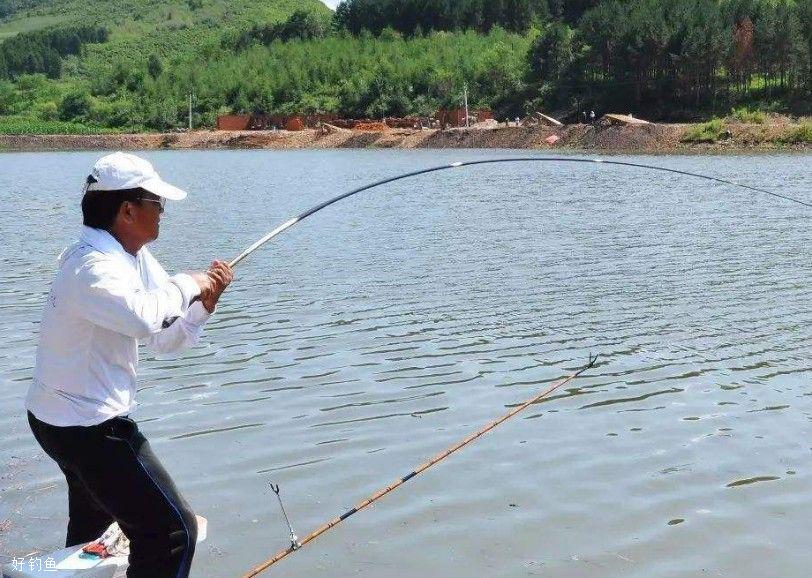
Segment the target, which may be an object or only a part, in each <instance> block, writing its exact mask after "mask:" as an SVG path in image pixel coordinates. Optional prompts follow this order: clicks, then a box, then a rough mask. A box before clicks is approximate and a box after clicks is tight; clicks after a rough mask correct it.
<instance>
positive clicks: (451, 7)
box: [334, 0, 549, 36]
mask: <svg viewBox="0 0 812 578" xmlns="http://www.w3.org/2000/svg"><path fill="white" fill-rule="evenodd" d="M548 18H549V7H548V4H547V0H452V1H449V0H445V1H439V2H435V1H431V0H344V1H343V2H341V3H340V4H339V5H338V7H337V8H336V12H335V16H334V20H335V25H336V27H337V28H342V29H346V30H348V31H350V32H351V33H352V34H359V33H360V32H362V31H368V32H371V33H373V34H380V33H381V32H382V31H383V30H384V29H386V28H392V29H393V30H397V31H398V32H401V33H403V34H406V35H408V36H412V35H415V34H422V33H424V32H430V31H433V30H446V31H456V30H476V31H477V32H489V31H490V30H491V28H493V27H494V26H501V27H502V28H505V29H506V30H510V31H512V32H526V31H527V29H528V28H529V27H530V26H531V24H533V23H534V22H535V23H541V22H544V21H545V20H547V19H548Z"/></svg>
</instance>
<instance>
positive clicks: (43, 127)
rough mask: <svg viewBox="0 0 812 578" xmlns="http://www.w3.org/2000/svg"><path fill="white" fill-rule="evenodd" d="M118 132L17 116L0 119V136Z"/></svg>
mask: <svg viewBox="0 0 812 578" xmlns="http://www.w3.org/2000/svg"><path fill="white" fill-rule="evenodd" d="M115 132H117V131H115V130H111V129H108V128H101V127H98V126H88V125H84V124H78V123H75V122H63V121H59V120H37V119H30V118H23V117H15V116H5V117H0V134H6V135H23V134H110V133H115Z"/></svg>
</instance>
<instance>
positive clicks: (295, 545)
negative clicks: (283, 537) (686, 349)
mask: <svg viewBox="0 0 812 578" xmlns="http://www.w3.org/2000/svg"><path fill="white" fill-rule="evenodd" d="M268 485H269V486H271V489H272V490H273V493H274V494H276V499H277V500H279V507H280V508H282V515H283V516H285V523H286V524H287V525H288V531H289V532H290V534H289V537H290V547H291V549H292V550H298V549H299V548H301V547H302V545H301V544H300V543H299V538H298V537H297V536H296V532H294V531H293V526H291V524H290V520H289V519H288V513H287V512H286V511H285V505H284V504H283V503H282V496H280V495H279V484H276V485H274V483H273V482H268Z"/></svg>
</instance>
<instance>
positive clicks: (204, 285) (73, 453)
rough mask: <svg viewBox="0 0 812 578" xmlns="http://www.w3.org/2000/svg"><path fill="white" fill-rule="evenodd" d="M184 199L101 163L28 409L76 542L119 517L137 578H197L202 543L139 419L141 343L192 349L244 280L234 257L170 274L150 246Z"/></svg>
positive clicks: (138, 168)
mask: <svg viewBox="0 0 812 578" xmlns="http://www.w3.org/2000/svg"><path fill="white" fill-rule="evenodd" d="M185 197H186V193H185V192H184V191H182V190H180V189H178V188H176V187H174V186H172V185H170V184H168V183H166V182H164V181H163V180H162V179H161V178H160V177H159V176H158V173H157V172H156V171H155V169H154V168H153V167H152V165H151V164H150V163H149V162H147V161H146V160H144V159H142V158H139V157H137V156H135V155H131V154H125V153H120V152H119V153H114V154H111V155H107V156H105V157H103V158H101V159H100V160H99V161H98V162H97V163H96V164H95V165H94V167H93V169H92V171H91V174H90V176H88V177H87V184H86V188H85V193H84V197H83V198H82V215H83V221H84V227H82V233H81V237H80V239H79V240H78V241H77V242H76V243H74V244H73V245H71V246H69V247H68V248H67V249H65V251H64V252H63V253H62V255H61V256H60V258H59V268H58V271H57V273H56V277H55V279H54V282H53V285H52V287H51V291H50V294H49V295H48V299H47V301H46V303H45V311H44V313H43V317H42V324H41V326H40V338H39V346H38V349H37V361H36V366H35V369H34V379H33V382H32V384H31V387H30V388H29V391H28V395H27V397H26V402H25V405H26V409H27V410H28V421H29V424H30V426H31V430H32V432H33V433H34V437H35V438H36V439H37V442H39V444H40V445H41V446H42V448H43V449H44V450H45V452H46V453H47V454H48V455H49V456H50V457H51V458H52V459H53V460H54V461H55V462H56V463H57V465H58V466H59V468H60V469H61V470H62V472H63V473H64V475H65V479H66V480H67V483H68V510H69V521H68V533H67V540H66V546H74V545H78V544H83V543H86V542H90V541H93V540H95V539H96V538H98V537H99V536H100V535H101V534H102V533H103V532H104V531H105V529H107V527H108V526H109V525H110V524H111V523H112V522H114V521H116V522H118V524H119V526H120V527H121V529H122V530H123V532H124V534H125V535H126V536H127V537H128V538H129V540H130V556H129V568H128V570H127V576H128V577H129V578H161V577H172V578H181V577H186V576H188V574H189V569H190V567H191V562H192V556H193V555H194V548H195V541H196V537H197V525H196V521H195V516H194V513H193V512H192V509H191V508H190V507H189V505H188V504H187V503H186V500H185V499H184V498H183V496H182V495H181V494H180V492H179V491H178V489H177V488H176V487H175V484H174V483H173V482H172V479H171V478H170V476H169V474H168V473H167V472H166V470H165V469H164V467H163V466H162V465H161V463H160V461H159V460H158V458H157V457H156V456H155V454H154V453H153V452H152V449H151V448H150V445H149V443H148V442H147V440H146V438H145V437H144V436H143V435H142V434H141V432H140V431H139V430H138V425H137V424H136V423H135V422H134V421H133V420H132V419H130V417H128V414H129V413H130V412H131V411H132V410H133V408H134V407H135V392H136V366H137V364H138V343H139V342H140V343H143V344H145V345H147V346H148V347H150V348H152V349H153V350H155V351H157V352H160V353H168V352H175V351H180V350H183V349H185V348H188V347H190V346H192V345H193V344H194V343H196V342H197V340H198V339H199V338H200V335H201V333H202V331H203V326H204V325H205V323H206V321H207V320H208V318H209V316H210V315H211V314H212V313H213V312H214V309H215V305H216V304H217V301H218V299H219V298H220V295H221V294H222V293H223V291H224V290H225V288H226V287H227V286H228V285H229V283H230V282H231V280H232V277H233V272H232V270H231V267H230V266H229V265H228V264H227V263H225V262H223V261H214V262H213V263H212V265H211V268H210V269H209V270H208V271H206V272H204V273H181V274H178V275H174V276H171V277H170V276H169V275H168V274H167V273H166V271H164V269H163V268H162V267H161V265H160V264H159V263H158V261H157V260H156V259H155V258H154V257H153V256H152V254H151V253H150V252H149V249H147V247H146V245H147V244H148V243H149V242H151V241H154V240H155V239H157V238H158V228H159V224H160V218H161V214H162V213H163V211H164V207H165V204H166V201H167V200H171V201H180V200H182V199H183V198H185Z"/></svg>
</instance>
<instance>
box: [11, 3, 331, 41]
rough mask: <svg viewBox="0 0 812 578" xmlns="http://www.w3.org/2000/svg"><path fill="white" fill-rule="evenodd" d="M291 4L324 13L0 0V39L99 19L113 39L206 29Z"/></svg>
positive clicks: (263, 16)
mask: <svg viewBox="0 0 812 578" xmlns="http://www.w3.org/2000/svg"><path fill="white" fill-rule="evenodd" d="M296 10H308V11H314V12H319V13H323V14H328V13H329V12H330V10H329V9H328V8H327V7H326V6H325V5H324V4H323V3H322V2H320V1H319V0H0V40H2V39H4V38H8V37H10V36H13V35H15V34H17V33H19V32H30V31H32V30H38V29H41V28H45V27H47V26H54V25H62V24H76V23H82V24H101V25H103V26H106V27H108V28H110V29H111V31H112V33H113V34H112V40H114V41H115V40H117V39H125V38H132V37H142V36H152V37H154V36H158V35H161V34H162V33H165V32H167V31H177V30H184V29H189V28H194V29H200V30H202V31H208V30H210V29H217V30H220V31H221V32H222V30H223V29H227V28H235V27H236V28H243V27H246V26H250V25H252V24H254V23H257V22H273V21H279V20H284V19H285V18H287V17H288V16H290V14H292V13H293V12H294V11H296Z"/></svg>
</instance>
